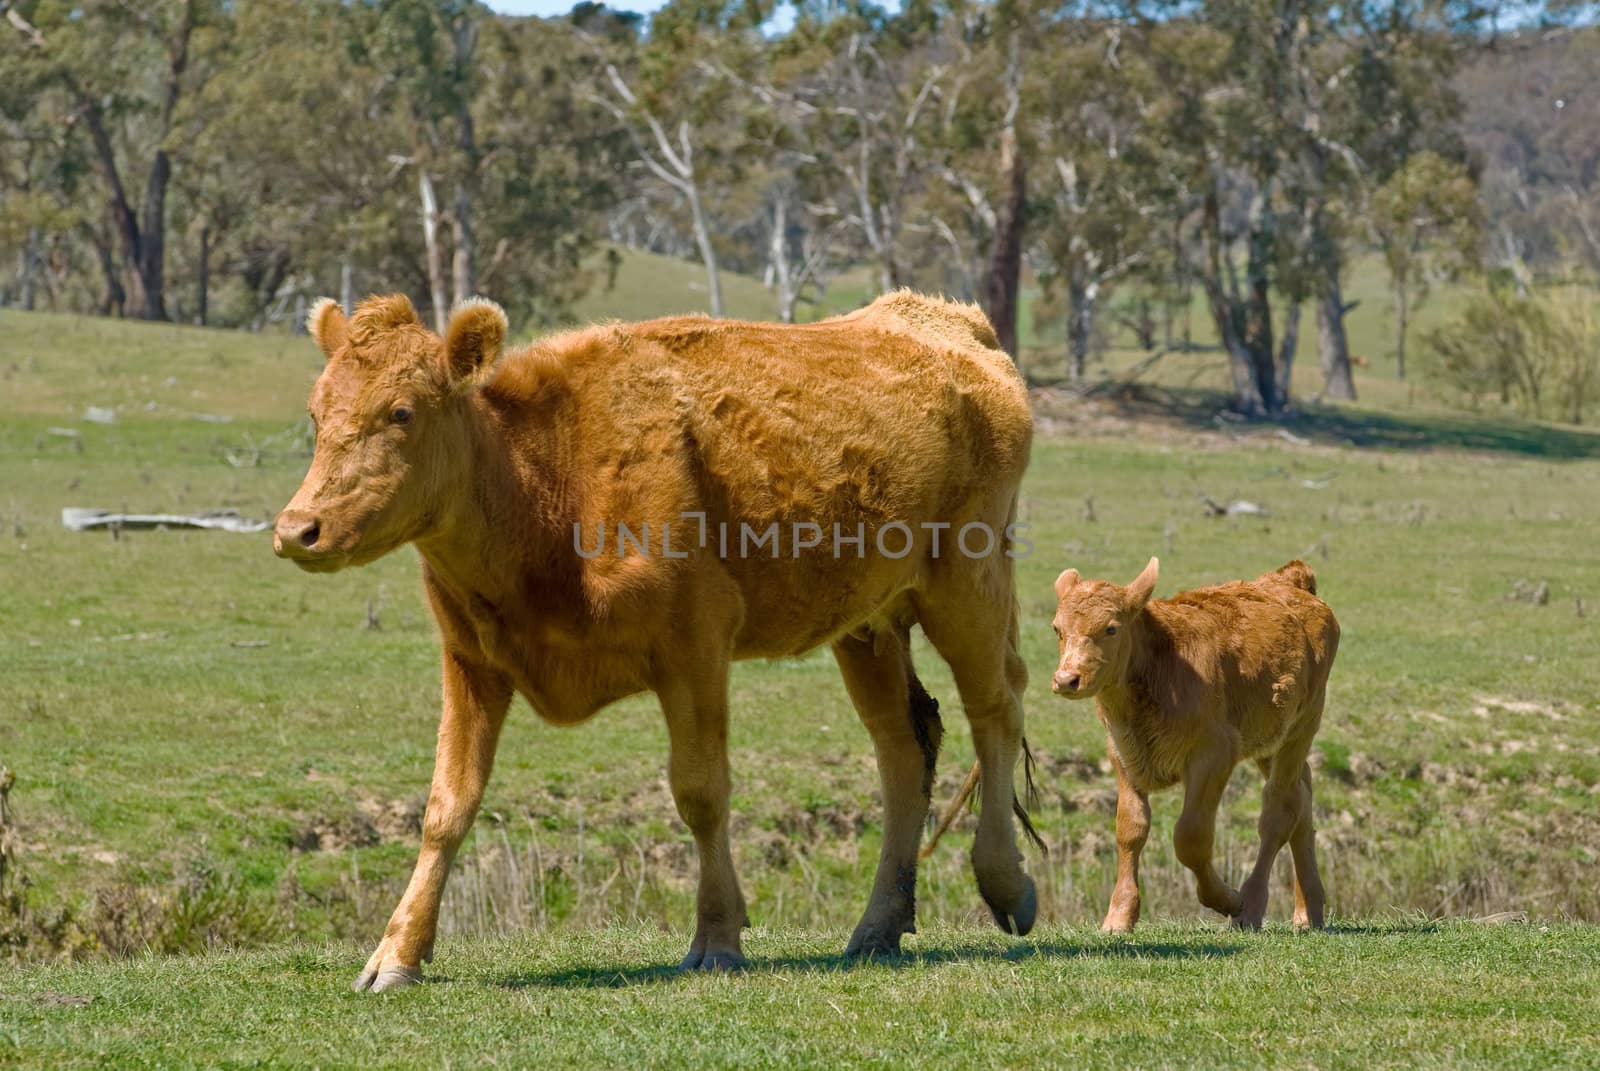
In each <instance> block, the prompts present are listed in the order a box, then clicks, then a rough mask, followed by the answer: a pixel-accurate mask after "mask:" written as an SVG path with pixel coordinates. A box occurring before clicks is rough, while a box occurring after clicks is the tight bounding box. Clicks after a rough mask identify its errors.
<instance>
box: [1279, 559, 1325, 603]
mask: <svg viewBox="0 0 1600 1071" xmlns="http://www.w3.org/2000/svg"><path fill="white" fill-rule="evenodd" d="M1277 573H1278V575H1279V576H1281V577H1283V578H1284V579H1285V580H1287V581H1288V582H1289V583H1291V584H1293V585H1294V586H1295V587H1297V588H1301V589H1303V590H1305V591H1309V592H1310V593H1311V594H1313V595H1315V594H1316V593H1317V574H1316V573H1314V572H1312V571H1311V566H1309V565H1307V564H1306V563H1305V562H1303V561H1301V560H1300V559H1299V558H1296V559H1295V560H1294V561H1292V562H1290V563H1289V564H1288V565H1284V566H1280V567H1279V568H1278V570H1277Z"/></svg>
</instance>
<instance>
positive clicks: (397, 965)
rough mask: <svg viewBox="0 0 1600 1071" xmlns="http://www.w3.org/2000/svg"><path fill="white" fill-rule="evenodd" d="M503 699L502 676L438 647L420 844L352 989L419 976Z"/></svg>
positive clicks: (485, 770)
mask: <svg viewBox="0 0 1600 1071" xmlns="http://www.w3.org/2000/svg"><path fill="white" fill-rule="evenodd" d="M510 705H511V685H510V684H509V683H508V682H507V681H506V679H505V678H504V677H502V676H501V675H499V674H498V673H494V672H492V671H489V670H485V669H483V668H481V667H474V666H469V665H467V664H466V663H463V662H461V661H459V660H458V659H456V658H455V657H454V656H453V655H451V654H449V653H448V652H447V653H446V654H445V658H444V713H443V715H442V716H441V717H440V719H439V747H438V754H437V756H436V758H435V760H434V765H433V788H432V790H431V791H430V792H429V793H428V808H427V810H426V812H424V815H423V819H422V851H421V852H419V853H418V855H417V866H416V869H415V870H413V871H412V873H411V881H410V883H408V884H407V885H406V891H405V894H404V895H403V896H401V898H400V903H399V905H398V906H396V907H395V909H394V914H393V915H392V916H391V917H390V919H389V925H388V926H387V927H386V928H385V929H384V931H383V941H382V942H381V943H380V944H379V945H378V948H377V950H376V951H375V952H373V953H372V956H371V958H370V959H368V960H367V965H366V967H365V968H364V969H363V970H362V971H361V973H360V975H358V976H357V977H356V982H355V988H356V989H357V990H363V989H370V990H372V991H373V992H374V993H381V992H383V991H384V990H385V989H397V988H399V987H401V986H405V985H411V984H413V983H415V982H417V981H419V980H421V978H422V971H421V965H422V962H423V961H424V960H426V959H429V958H430V957H431V956H432V955H433V938H434V933H435V931H436V930H437V928H438V924H439V900H440V898H441V897H442V896H443V895H444V883H445V879H446V878H447V877H448V876H449V874H450V863H451V860H453V859H454V858H455V855H456V850H457V849H458V848H460V847H461V841H462V838H464V837H465V836H466V835H467V830H469V829H471V828H472V820H473V819H474V818H475V817H477V814H478V804H479V803H481V802H482V800H483V788H484V785H485V784H487V783H488V780H489V770H490V768H491V767H492V766H493V765H494V753H495V747H496V745H497V744H498V742H499V740H500V726H501V725H502V724H503V723H504V722H505V716H506V711H507V709H509V708H510Z"/></svg>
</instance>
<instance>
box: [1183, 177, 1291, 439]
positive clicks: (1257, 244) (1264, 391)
mask: <svg viewBox="0 0 1600 1071" xmlns="http://www.w3.org/2000/svg"><path fill="white" fill-rule="evenodd" d="M1259 205H1260V201H1259V199H1258V201H1257V205H1255V206H1252V212H1251V242H1250V249H1251V258H1250V259H1251V265H1250V267H1251V276H1252V278H1251V291H1250V293H1249V295H1247V296H1245V297H1243V298H1241V297H1240V296H1239V294H1238V290H1237V287H1236V286H1235V285H1233V284H1231V283H1230V284H1229V285H1228V286H1226V287H1225V286H1224V285H1223V261H1222V258H1223V248H1224V245H1225V242H1224V240H1223V237H1222V208H1221V203H1220V198H1219V197H1218V195H1217V188H1216V183H1215V182H1213V183H1212V184H1211V185H1210V186H1208V187H1207V189H1206V193H1205V198H1204V201H1203V212H1202V225H1201V226H1202V233H1203V235H1204V238H1205V261H1204V264H1203V268H1202V271H1201V274H1200V285H1201V287H1202V288H1203V289H1204V291H1205V295H1206V304H1207V306H1208V307H1209V308H1210V310H1211V319H1212V322H1213V324H1214V325H1215V327H1216V330H1217V338H1218V339H1219V340H1221V342H1222V348H1223V349H1224V350H1225V351H1226V352H1227V354H1228V368H1229V370H1230V371H1231V372H1232V373H1233V400H1234V405H1235V406H1236V407H1237V408H1238V409H1239V411H1240V412H1243V413H1249V414H1252V415H1260V414H1263V413H1267V412H1270V411H1272V408H1273V405H1274V403H1275V402H1276V400H1277V391H1276V390H1275V389H1274V388H1273V387H1272V373H1273V368H1272V361H1273V353H1272V350H1271V349H1270V347H1271V344H1272V321H1271V309H1270V307H1267V308H1261V307H1260V303H1261V302H1264V301H1265V294H1264V293H1263V291H1264V290H1265V276H1264V275H1263V274H1261V273H1262V272H1264V271H1265V265H1264V264H1261V263H1260V262H1259V259H1260V257H1261V255H1262V252H1261V251H1262V247H1263V243H1262V241H1261V240H1260V235H1259V233H1258V229H1257V225H1258V217H1259V215H1260V211H1259ZM1230 277H1231V267H1230ZM1263 340H1265V343H1266V345H1267V346H1268V347H1269V348H1268V349H1267V350H1266V351H1265V352H1263V351H1262V350H1261V349H1260V348H1259V347H1260V345H1261V343H1262V341H1263ZM1263 366H1265V371H1264V372H1263Z"/></svg>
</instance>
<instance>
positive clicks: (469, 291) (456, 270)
mask: <svg viewBox="0 0 1600 1071" xmlns="http://www.w3.org/2000/svg"><path fill="white" fill-rule="evenodd" d="M451 222H452V223H453V224H454V225H453V226H452V227H451V228H450V229H451V231H452V232H453V233H454V234H455V239H456V250H455V256H454V257H452V258H451V261H450V278H451V282H452V284H453V290H454V293H455V301H456V304H458V305H459V304H460V303H461V302H463V301H465V300H467V299H468V298H469V297H472V295H473V291H475V290H476V289H477V286H478V280H477V274H476V272H475V270H474V265H475V263H476V259H477V248H476V246H475V244H474V242H475V239H474V238H473V234H472V195H471V194H470V193H468V192H467V184H466V183H465V182H460V183H458V184H457V185H456V207H455V214H454V215H453V216H452V217H451Z"/></svg>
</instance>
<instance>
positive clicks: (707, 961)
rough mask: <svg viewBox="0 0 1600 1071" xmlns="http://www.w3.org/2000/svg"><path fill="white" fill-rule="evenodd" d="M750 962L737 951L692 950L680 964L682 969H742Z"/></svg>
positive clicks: (715, 971) (679, 967) (714, 971)
mask: <svg viewBox="0 0 1600 1071" xmlns="http://www.w3.org/2000/svg"><path fill="white" fill-rule="evenodd" d="M747 966H749V964H748V963H747V962H746V961H745V958H744V956H742V955H740V954H739V953H737V952H696V951H693V950H691V951H690V952H689V954H688V955H687V956H684V957H683V962H682V963H680V964H678V970H680V971H711V972H713V973H717V972H722V971H742V970H744V969H745V968H746V967H747Z"/></svg>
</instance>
